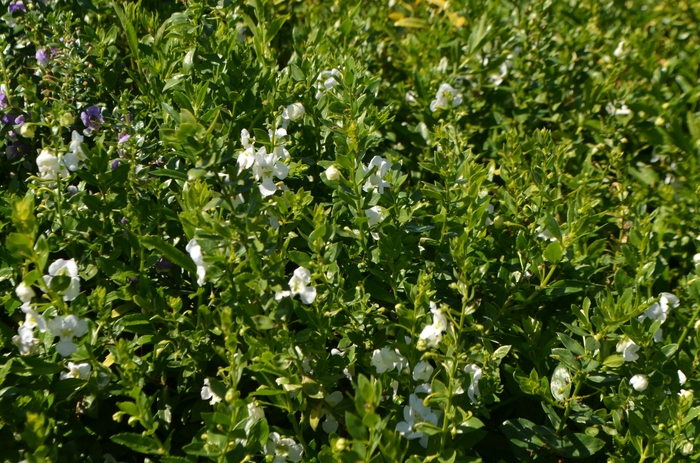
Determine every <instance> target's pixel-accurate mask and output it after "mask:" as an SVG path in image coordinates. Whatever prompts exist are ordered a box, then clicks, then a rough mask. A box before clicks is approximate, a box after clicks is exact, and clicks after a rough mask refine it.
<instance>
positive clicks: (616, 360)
mask: <svg viewBox="0 0 700 463" xmlns="http://www.w3.org/2000/svg"><path fill="white" fill-rule="evenodd" d="M623 363H625V358H624V357H623V356H622V355H617V354H613V355H609V356H607V357H606V358H605V360H603V365H605V366H606V367H610V368H617V367H619V366H622V364H623Z"/></svg>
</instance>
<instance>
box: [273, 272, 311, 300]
mask: <svg viewBox="0 0 700 463" xmlns="http://www.w3.org/2000/svg"><path fill="white" fill-rule="evenodd" d="M310 284H311V272H310V271H309V270H308V269H305V268H304V267H299V268H297V269H296V270H294V275H292V278H290V279H289V288H290V290H289V291H280V292H278V293H277V294H275V300H276V301H279V300H281V299H282V298H283V297H294V296H296V295H297V294H298V295H299V298H300V299H301V302H303V303H304V304H307V305H308V304H311V303H313V302H314V300H315V299H316V288H314V287H313V286H309V285H310Z"/></svg>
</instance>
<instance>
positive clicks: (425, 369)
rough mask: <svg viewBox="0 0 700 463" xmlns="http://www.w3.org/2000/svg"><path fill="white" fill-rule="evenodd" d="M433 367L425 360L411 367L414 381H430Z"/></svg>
mask: <svg viewBox="0 0 700 463" xmlns="http://www.w3.org/2000/svg"><path fill="white" fill-rule="evenodd" d="M433 370H434V368H433V366H432V365H430V363H428V362H427V361H425V360H421V361H420V362H418V363H417V364H416V366H415V367H413V380H414V381H430V376H431V375H432V374H433Z"/></svg>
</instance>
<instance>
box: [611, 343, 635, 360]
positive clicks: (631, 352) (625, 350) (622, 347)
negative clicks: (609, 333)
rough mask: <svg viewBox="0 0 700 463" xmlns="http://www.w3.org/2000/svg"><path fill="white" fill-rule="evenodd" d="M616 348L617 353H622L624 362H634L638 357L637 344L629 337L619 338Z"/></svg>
mask: <svg viewBox="0 0 700 463" xmlns="http://www.w3.org/2000/svg"><path fill="white" fill-rule="evenodd" d="M616 350H617V352H618V353H621V354H622V356H623V357H624V358H625V362H634V361H635V360H637V359H638V358H639V354H637V351H638V350H639V346H638V345H637V344H635V342H634V341H632V340H631V339H629V338H625V339H622V340H620V342H618V343H617V346H616Z"/></svg>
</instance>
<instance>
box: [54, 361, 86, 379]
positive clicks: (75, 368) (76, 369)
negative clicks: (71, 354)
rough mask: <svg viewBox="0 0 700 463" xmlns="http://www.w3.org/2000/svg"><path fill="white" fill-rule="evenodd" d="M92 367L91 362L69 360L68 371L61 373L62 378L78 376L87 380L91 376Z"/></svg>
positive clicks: (77, 377)
mask: <svg viewBox="0 0 700 463" xmlns="http://www.w3.org/2000/svg"><path fill="white" fill-rule="evenodd" d="M91 371H92V367H91V366H90V364H89V363H73V362H68V371H64V372H62V373H61V379H68V378H76V379H82V380H83V381H87V380H88V379H89V378H90V372H91Z"/></svg>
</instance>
